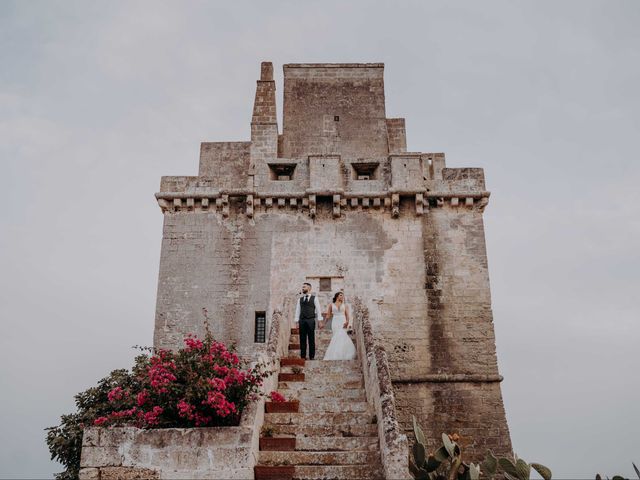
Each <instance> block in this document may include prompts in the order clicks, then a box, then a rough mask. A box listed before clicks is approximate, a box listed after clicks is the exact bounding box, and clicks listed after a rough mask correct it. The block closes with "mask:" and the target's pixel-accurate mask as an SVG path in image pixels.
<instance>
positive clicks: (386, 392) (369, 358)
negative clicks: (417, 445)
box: [353, 297, 412, 480]
mask: <svg viewBox="0 0 640 480" xmlns="http://www.w3.org/2000/svg"><path fill="white" fill-rule="evenodd" d="M353 326H354V330H355V337H356V343H357V344H358V357H359V359H360V361H361V362H362V372H363V374H364V382H365V389H366V392H367V400H368V401H369V403H371V404H373V406H374V407H375V411H376V416H377V419H378V437H379V439H380V455H381V457H382V465H383V467H384V475H385V478H387V479H394V480H395V479H405V478H412V477H411V474H410V473H409V469H408V466H409V457H408V455H409V445H408V442H407V437H406V435H404V434H403V433H402V432H401V430H400V425H399V423H398V419H397V418H396V404H395V397H394V395H393V385H392V383H391V372H390V371H389V362H388V360H387V352H386V351H385V349H384V347H382V346H381V345H380V344H379V343H378V342H377V341H376V339H375V338H374V336H373V331H372V329H371V322H370V321H369V309H368V308H367V307H366V306H365V305H364V304H363V303H362V301H361V300H360V299H359V298H357V297H356V298H355V300H354V302H353Z"/></svg>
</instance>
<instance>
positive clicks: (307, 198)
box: [155, 188, 490, 218]
mask: <svg viewBox="0 0 640 480" xmlns="http://www.w3.org/2000/svg"><path fill="white" fill-rule="evenodd" d="M198 190H200V191H197V192H158V193H156V194H155V196H156V199H157V200H158V205H159V206H160V208H161V209H162V212H163V213H177V212H202V211H210V212H220V213H222V215H223V216H228V215H229V212H230V199H232V198H234V199H236V200H240V201H241V202H243V203H244V204H245V210H244V212H245V214H246V215H247V216H249V217H252V216H253V215H254V213H255V212H256V211H257V210H260V209H262V210H269V209H280V210H286V209H293V210H298V209H304V210H308V213H309V215H310V216H311V217H315V215H316V203H317V199H318V197H331V200H332V203H333V216H334V217H340V215H341V212H342V210H343V209H345V210H348V209H351V210H355V209H364V210H366V209H373V210H382V211H389V212H390V213H391V216H392V217H394V218H395V217H398V216H399V215H400V200H401V198H407V197H413V199H414V204H415V213H416V215H418V216H419V215H423V214H424V212H425V210H428V209H429V208H438V207H444V206H450V207H455V208H467V209H476V210H480V211H483V210H484V208H485V207H486V205H487V204H488V201H489V195H490V192H487V191H476V192H429V191H426V190H396V191H390V190H388V191H380V192H363V193H357V192H344V191H343V190H331V191H325V190H322V191H321V190H306V191H299V192H268V193H267V192H257V191H255V190H253V189H250V188H236V189H213V188H202V189H198Z"/></svg>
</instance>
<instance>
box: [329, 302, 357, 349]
mask: <svg viewBox="0 0 640 480" xmlns="http://www.w3.org/2000/svg"><path fill="white" fill-rule="evenodd" d="M344 312H345V305H344V304H343V305H341V306H340V308H338V307H337V306H336V304H335V303H332V304H331V313H332V315H333V318H332V320H331V331H332V332H333V334H332V335H331V342H330V343H329V346H328V347H327V351H326V352H325V354H324V359H325V360H353V359H354V358H356V347H355V345H354V344H353V342H352V341H351V338H350V337H349V334H347V331H346V330H345V329H344V327H343V325H344V322H346V321H347V317H346V316H345V313H344Z"/></svg>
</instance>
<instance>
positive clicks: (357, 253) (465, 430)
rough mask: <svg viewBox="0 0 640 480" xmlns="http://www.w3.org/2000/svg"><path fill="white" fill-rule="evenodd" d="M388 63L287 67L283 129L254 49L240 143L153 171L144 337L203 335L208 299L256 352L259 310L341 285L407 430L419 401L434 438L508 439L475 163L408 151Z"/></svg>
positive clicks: (224, 336)
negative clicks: (151, 318)
mask: <svg viewBox="0 0 640 480" xmlns="http://www.w3.org/2000/svg"><path fill="white" fill-rule="evenodd" d="M383 69H384V67H383V64H290V65H285V66H284V118H283V131H282V133H281V134H280V133H279V130H278V123H277V115H276V102H275V95H276V86H275V82H274V80H273V67H272V65H271V63H263V64H262V70H261V76H260V80H258V82H257V89H256V97H255V103H254V110H253V117H252V121H251V139H250V141H246V142H219V143H203V144H202V146H201V153H200V167H199V175H198V176H193V177H163V178H162V181H161V187H160V192H159V193H157V194H156V197H157V199H158V203H159V205H160V207H161V209H162V212H163V213H164V230H163V239H162V253H161V261H160V275H159V283H158V300H157V310H156V325H155V336H154V344H155V346H157V347H166V348H175V347H177V346H179V345H181V343H182V339H183V337H184V335H185V334H187V333H191V332H196V333H202V331H203V323H202V308H207V309H208V311H209V312H210V315H211V317H212V318H213V319H214V320H213V325H212V329H213V332H214V334H215V335H216V337H217V338H219V339H221V340H224V341H228V342H236V343H237V345H238V347H239V350H240V352H241V353H244V354H246V355H251V354H254V353H256V352H262V351H264V349H265V348H266V344H265V343H260V342H256V332H255V328H256V324H257V321H256V318H257V317H260V316H261V312H265V313H266V323H267V324H266V330H267V331H268V329H269V322H270V313H271V312H273V311H274V310H275V309H280V308H282V306H283V305H287V304H288V305H291V304H292V302H291V301H290V300H291V298H293V297H295V295H296V293H297V292H298V289H299V288H300V285H301V283H302V282H303V281H309V282H310V283H312V284H313V286H314V290H315V292H316V293H318V294H319V295H320V298H321V303H322V304H323V306H326V304H327V301H328V299H329V296H330V294H331V293H332V292H333V291H335V290H338V289H344V291H345V293H346V295H347V299H348V298H349V297H351V298H354V297H355V296H357V297H359V298H360V299H362V301H363V302H364V306H365V307H366V308H367V310H368V312H369V321H370V322H371V325H372V327H373V331H374V332H375V333H376V335H377V336H378V337H379V338H378V340H379V341H380V343H381V344H382V345H383V346H384V348H385V350H386V352H387V355H388V358H389V363H390V370H391V376H392V383H393V389H394V393H395V400H396V403H395V405H396V408H397V415H398V418H399V421H400V423H401V425H402V427H403V428H404V429H405V430H407V433H410V431H409V430H410V420H411V415H412V414H415V415H416V416H417V417H418V419H419V421H420V423H421V424H422V425H423V426H424V427H425V430H426V431H427V432H428V436H429V438H430V441H432V442H434V443H435V442H436V441H437V439H438V438H439V437H440V434H441V433H442V432H443V431H446V432H453V431H456V432H459V433H460V434H461V435H462V436H463V437H466V438H467V439H468V440H469V442H470V445H469V446H468V447H467V452H468V453H469V456H468V457H467V458H469V459H474V458H475V459H477V458H478V457H480V456H483V455H484V453H485V451H486V449H487V448H491V449H493V451H494V452H495V453H496V454H499V453H503V454H504V453H510V451H511V442H510V438H509V431H508V427H507V423H506V418H505V414H504V408H503V404H502V396H501V391H500V383H499V382H500V380H501V377H500V376H499V373H498V366H497V360H496V353H495V339H494V331H493V323H492V311H491V297H490V290H489V275H488V267H487V257H486V250H485V237H484V225H483V219H482V212H483V210H484V208H485V206H486V205H487V202H488V197H489V192H487V191H486V190H485V183H484V173H483V170H482V169H478V168H447V167H446V166H445V157H444V154H442V153H415V152H407V151H406V150H407V148H406V134H405V121H404V119H401V118H396V119H388V118H386V114H385V98H384V80H383ZM329 284H330V286H329ZM321 287H322V288H321ZM284 313H285V315H287V314H288V315H289V318H290V317H291V316H292V312H284ZM258 340H259V339H258Z"/></svg>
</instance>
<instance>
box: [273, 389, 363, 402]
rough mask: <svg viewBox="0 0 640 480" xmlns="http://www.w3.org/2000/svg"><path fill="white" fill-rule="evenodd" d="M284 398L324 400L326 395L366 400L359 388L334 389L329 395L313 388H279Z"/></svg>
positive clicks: (358, 400)
mask: <svg viewBox="0 0 640 480" xmlns="http://www.w3.org/2000/svg"><path fill="white" fill-rule="evenodd" d="M278 392H280V393H281V394H282V395H284V397H285V398H286V399H289V398H292V399H296V400H299V401H300V402H301V403H305V402H314V401H321V400H326V399H327V398H328V397H330V398H332V399H335V400H340V401H344V402H366V401H367V397H366V396H365V394H364V392H363V391H362V389H360V388H348V389H335V390H332V391H331V393H330V395H327V394H326V393H324V392H317V391H315V390H313V389H312V390H288V389H287V390H283V389H279V390H278Z"/></svg>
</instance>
